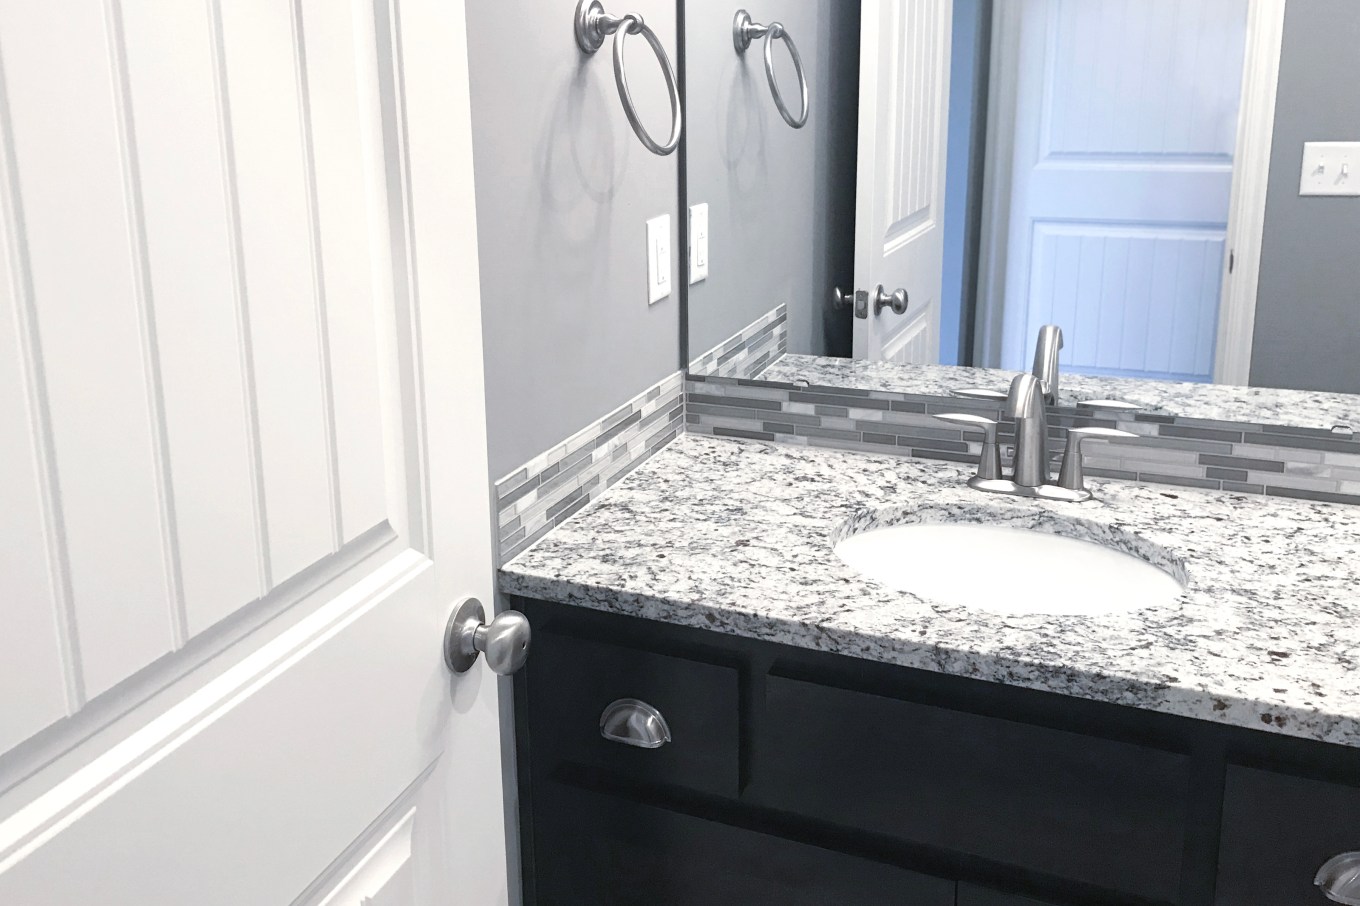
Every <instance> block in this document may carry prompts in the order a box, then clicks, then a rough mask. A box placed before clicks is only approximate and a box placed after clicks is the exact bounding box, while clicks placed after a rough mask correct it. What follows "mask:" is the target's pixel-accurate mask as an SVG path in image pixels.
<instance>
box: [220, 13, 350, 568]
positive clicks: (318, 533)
mask: <svg viewBox="0 0 1360 906" xmlns="http://www.w3.org/2000/svg"><path fill="white" fill-rule="evenodd" d="M219 10H220V15H221V23H222V43H223V46H224V50H225V69H226V90H227V94H228V97H229V99H230V109H231V132H230V138H231V143H232V149H233V152H234V157H235V178H236V191H237V196H238V205H239V216H240V234H241V244H242V253H243V256H244V266H245V292H246V298H247V308H248V311H249V322H250V336H249V341H250V344H251V352H252V356H253V360H254V365H255V386H256V396H257V406H258V421H259V444H260V449H261V459H262V462H263V471H264V498H265V514H266V524H267V526H268V538H269V562H270V568H271V579H272V584H273V585H275V586H277V585H278V584H279V583H280V582H283V581H284V580H286V579H288V578H289V577H291V576H293V575H296V574H297V573H298V572H299V571H300V570H302V569H304V568H305V567H307V566H309V565H310V564H312V563H315V562H316V561H317V560H319V559H320V558H322V557H324V556H325V555H326V554H328V553H330V552H331V551H332V550H333V549H334V546H335V544H334V542H335V538H334V531H333V525H334V517H333V515H332V506H333V500H332V498H331V481H330V474H331V470H330V457H329V453H328V447H329V437H328V430H327V420H328V417H327V413H326V402H325V393H324V391H323V387H322V379H323V372H322V359H321V343H322V336H321V325H320V323H319V320H318V314H319V312H318V306H317V292H318V287H317V286H316V281H315V279H314V271H313V257H312V256H313V251H312V236H313V234H312V227H311V217H310V213H309V211H308V185H307V170H306V166H307V163H306V160H305V159H304V137H303V131H302V118H303V107H302V99H301V97H300V95H299V91H298V87H299V86H298V72H297V67H296V53H297V47H296V42H295V36H294V30H293V21H292V9H291V5H290V4H287V3H278V2H270V0H229V2H222V3H221V4H220V6H219Z"/></svg>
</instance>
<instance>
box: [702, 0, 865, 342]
mask: <svg viewBox="0 0 1360 906" xmlns="http://www.w3.org/2000/svg"><path fill="white" fill-rule="evenodd" d="M740 5H742V4H734V3H731V2H718V0H685V32H686V35H685V40H686V48H685V56H686V70H685V71H686V80H687V81H686V107H687V111H686V112H687V114H688V116H689V123H688V126H687V128H688V130H689V131H688V161H687V164H688V166H687V170H688V185H689V203H690V204H691V205H693V204H701V203H703V202H707V203H708V204H709V237H710V239H709V263H710V265H709V276H708V279H707V280H705V281H704V282H702V283H698V284H695V285H694V286H691V287H690V288H689V334H690V346H689V349H690V356H691V358H693V357H696V356H698V355H699V354H700V353H703V352H704V351H706V350H708V349H709V348H711V347H713V346H714V345H716V344H717V343H719V342H721V341H722V340H724V339H726V338H728V337H730V336H731V335H732V334H734V333H736V332H737V331H738V330H740V329H741V328H743V327H745V326H746V325H747V324H749V323H751V322H752V321H754V320H755V319H756V318H758V317H759V316H760V315H762V314H764V313H765V312H767V311H769V310H770V309H772V308H774V307H775V306H776V305H778V304H779V303H781V302H784V303H787V304H788V306H789V321H788V327H789V351H790V352H796V353H813V354H821V355H828V354H829V355H849V353H850V322H849V316H848V314H847V313H846V312H839V313H834V314H833V313H831V312H830V311H829V310H828V308H827V306H826V304H825V300H826V298H827V297H828V296H829V294H830V292H831V289H832V287H833V286H835V285H837V284H839V285H841V286H842V287H845V288H847V289H848V288H849V285H850V284H849V281H850V280H851V278H852V276H853V267H854V231H855V229H854V214H855V147H856V130H857V128H858V125H857V124H858V119H859V101H858V97H859V55H858V53H857V52H856V51H855V49H856V48H858V47H859V4H858V3H854V2H847V0H763V2H762V3H760V4H758V5H750V6H749V7H748V8H749V9H750V11H751V14H752V15H753V16H755V17H756V20H757V21H758V22H762V23H767V22H770V21H780V22H782V23H784V25H785V26H786V27H787V28H788V31H789V34H790V36H791V37H792V38H793V40H794V42H795V43H796V44H797V45H798V50H799V52H800V53H801V55H802V58H803V67H804V69H805V70H806V72H807V75H808V81H809V83H810V89H811V108H810V113H809V115H808V121H807V124H806V125H805V126H804V127H803V128H802V129H799V130H794V129H791V128H790V127H789V126H788V125H787V124H786V123H785V122H784V120H783V119H782V118H781V117H780V115H779V111H778V110H776V109H775V106H774V101H773V99H772V98H771V97H770V90H769V87H768V85H767V83H766V81H765V68H764V62H763V56H762V47H763V43H757V44H753V45H752V46H751V48H750V49H749V50H748V51H747V52H746V53H745V54H744V55H743V56H738V55H737V53H736V51H735V50H734V49H733V47H732V16H733V14H734V13H735V12H736V10H737V7H738V6H740ZM762 42H763V39H762ZM775 50H776V56H775V59H776V63H777V67H778V68H777V69H776V72H777V74H778V76H779V79H780V85H781V87H783V86H787V89H788V92H789V104H790V106H791V107H794V105H795V104H796V103H797V101H796V98H797V95H796V82H795V81H794V77H793V67H792V65H791V64H789V62H788V56H787V54H786V53H785V52H784V48H783V47H782V45H781V46H777V47H776V48H775ZM795 111H796V107H795Z"/></svg>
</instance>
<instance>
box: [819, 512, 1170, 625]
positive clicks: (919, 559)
mask: <svg viewBox="0 0 1360 906" xmlns="http://www.w3.org/2000/svg"><path fill="white" fill-rule="evenodd" d="M836 554H837V555H838V556H839V557H840V558H841V559H842V560H844V561H845V562H846V563H847V564H848V565H850V566H852V567H854V568H855V569H857V570H859V571H860V572H861V573H863V574H864V575H866V576H868V577H869V578H870V579H873V580H874V581H876V582H878V583H880V584H882V585H886V586H887V587H889V588H893V589H896V590H898V591H905V592H909V593H911V594H914V595H916V596H917V597H919V598H922V599H923V600H925V601H927V602H930V603H935V604H945V605H949V606H954V607H967V608H970V609H973V610H980V611H987V612H990V613H1001V614H1015V615H1021V614H1050V615H1054V616H1101V615H1104V614H1114V613H1123V612H1126V611H1130V610H1139V609H1142V608H1145V607H1156V606H1159V605H1167V604H1171V603H1172V602H1174V601H1175V600H1176V598H1177V597H1178V596H1179V595H1180V593H1181V584H1180V582H1178V581H1177V580H1176V579H1175V578H1174V577H1173V576H1171V575H1170V574H1169V573H1167V572H1164V571H1163V570H1162V569H1161V568H1160V567H1157V566H1154V565H1153V564H1151V563H1149V562H1147V561H1146V560H1142V559H1140V558H1138V557H1135V556H1133V555H1132V554H1126V553H1124V552H1123V551H1119V550H1115V549H1114V548H1110V547H1106V546H1104V545H1103V544H1097V543H1095V542H1093V541H1083V540H1080V539H1077V538H1067V537H1064V536H1062V535H1053V534H1049V533H1048V532H1038V531H1033V530H1030V529H1020V528H1012V527H1009V526H1003V525H982V524H976V523H924V522H923V523H911V524H908V525H894V526H890V527H887V528H881V529H874V530H872V531H867V532H861V533H860V534H858V535H851V536H850V537H849V538H846V539H845V540H844V541H842V542H841V543H840V544H837V545H836Z"/></svg>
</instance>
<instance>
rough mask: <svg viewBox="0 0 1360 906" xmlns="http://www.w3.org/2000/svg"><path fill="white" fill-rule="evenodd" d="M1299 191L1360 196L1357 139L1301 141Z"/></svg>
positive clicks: (1309, 193) (1311, 193)
mask: <svg viewBox="0 0 1360 906" xmlns="http://www.w3.org/2000/svg"><path fill="white" fill-rule="evenodd" d="M1299 194H1300V195H1351V196H1360V142H1304V144H1303V176H1302V178H1301V179H1300V181H1299Z"/></svg>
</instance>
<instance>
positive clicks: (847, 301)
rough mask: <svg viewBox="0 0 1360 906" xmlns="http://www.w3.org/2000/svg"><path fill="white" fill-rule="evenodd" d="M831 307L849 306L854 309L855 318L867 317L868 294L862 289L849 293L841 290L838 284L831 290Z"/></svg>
mask: <svg viewBox="0 0 1360 906" xmlns="http://www.w3.org/2000/svg"><path fill="white" fill-rule="evenodd" d="M831 307H832V308H851V307H853V308H854V310H855V317H856V318H867V317H869V294H868V293H866V292H865V291H864V290H862V289H861V290H852V291H851V292H849V293H843V292H841V288H840V287H839V286H838V287H836V288H835V289H833V290H832V291H831Z"/></svg>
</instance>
